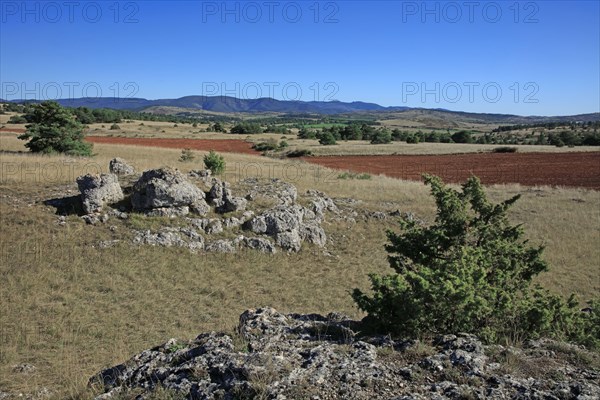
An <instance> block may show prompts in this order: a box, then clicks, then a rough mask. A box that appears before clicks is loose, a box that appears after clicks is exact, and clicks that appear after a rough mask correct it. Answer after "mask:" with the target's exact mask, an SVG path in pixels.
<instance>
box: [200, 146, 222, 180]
mask: <svg viewBox="0 0 600 400" xmlns="http://www.w3.org/2000/svg"><path fill="white" fill-rule="evenodd" d="M204 166H205V167H206V168H207V169H210V170H211V172H212V173H213V174H214V175H219V174H221V173H222V172H223V171H225V158H223V156H222V155H220V154H218V153H216V152H215V151H214V150H211V151H210V152H208V154H206V155H205V156H204Z"/></svg>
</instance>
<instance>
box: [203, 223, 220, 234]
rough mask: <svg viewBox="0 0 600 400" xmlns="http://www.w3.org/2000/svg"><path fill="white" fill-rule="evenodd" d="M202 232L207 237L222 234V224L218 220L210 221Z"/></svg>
mask: <svg viewBox="0 0 600 400" xmlns="http://www.w3.org/2000/svg"><path fill="white" fill-rule="evenodd" d="M204 231H205V232H206V233H208V234H209V235H214V234H217V233H221V232H223V224H222V223H221V220H220V219H211V220H209V222H208V224H207V225H206V228H204Z"/></svg>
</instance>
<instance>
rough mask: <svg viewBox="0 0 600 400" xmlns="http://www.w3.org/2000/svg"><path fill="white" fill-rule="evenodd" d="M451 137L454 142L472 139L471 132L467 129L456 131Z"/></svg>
mask: <svg viewBox="0 0 600 400" xmlns="http://www.w3.org/2000/svg"><path fill="white" fill-rule="evenodd" d="M451 137H452V140H453V141H454V143H471V142H472V141H473V138H472V137H471V132H469V131H458V132H456V133H454V134H453V135H452V136H451Z"/></svg>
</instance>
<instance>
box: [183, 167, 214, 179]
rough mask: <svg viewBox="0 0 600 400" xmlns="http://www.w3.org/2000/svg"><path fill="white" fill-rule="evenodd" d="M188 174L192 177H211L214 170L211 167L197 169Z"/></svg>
mask: <svg viewBox="0 0 600 400" xmlns="http://www.w3.org/2000/svg"><path fill="white" fill-rule="evenodd" d="M188 175H189V176H191V177H192V178H210V177H211V176H212V171H211V170H210V169H196V170H192V171H190V172H189V174H188Z"/></svg>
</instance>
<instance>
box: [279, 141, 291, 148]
mask: <svg viewBox="0 0 600 400" xmlns="http://www.w3.org/2000/svg"><path fill="white" fill-rule="evenodd" d="M288 147H289V144H288V142H287V141H285V140H282V141H281V142H279V148H280V149H286V148H288Z"/></svg>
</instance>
